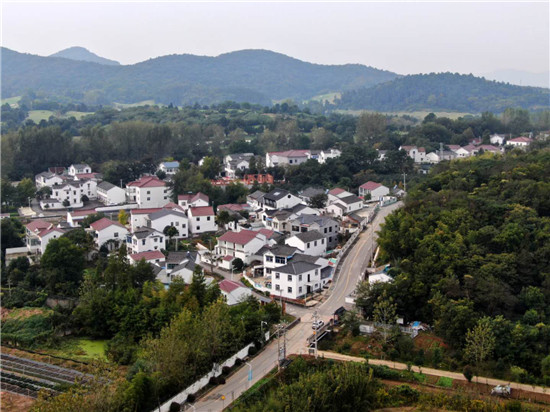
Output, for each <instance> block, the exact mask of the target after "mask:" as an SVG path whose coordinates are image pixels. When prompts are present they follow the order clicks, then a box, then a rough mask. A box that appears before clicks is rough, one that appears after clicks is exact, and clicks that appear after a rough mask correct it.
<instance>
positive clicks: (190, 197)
mask: <svg viewBox="0 0 550 412" xmlns="http://www.w3.org/2000/svg"><path fill="white" fill-rule="evenodd" d="M209 204H210V198H209V197H208V195H205V194H204V193H201V192H198V193H186V194H183V195H178V206H180V207H181V208H183V210H187V209H189V208H190V207H201V206H208V205H209Z"/></svg>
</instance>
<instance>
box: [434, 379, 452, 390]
mask: <svg viewBox="0 0 550 412" xmlns="http://www.w3.org/2000/svg"><path fill="white" fill-rule="evenodd" d="M436 385H437V386H441V387H442V388H452V387H453V380H452V379H451V378H447V377H446V376H441V377H440V378H439V379H438V380H437V383H436Z"/></svg>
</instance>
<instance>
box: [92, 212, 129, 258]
mask: <svg viewBox="0 0 550 412" xmlns="http://www.w3.org/2000/svg"><path fill="white" fill-rule="evenodd" d="M89 231H90V234H91V235H92V237H93V238H94V242H95V244H96V246H97V248H98V249H99V248H100V247H101V246H105V247H106V248H107V249H108V250H109V251H112V250H115V249H118V247H119V246H120V245H121V244H122V243H123V242H126V236H127V235H128V233H129V232H128V229H126V227H125V226H124V225H122V224H120V223H119V222H115V221H112V220H110V219H107V218H106V217H104V218H101V219H99V220H96V221H95V222H93V223H92V224H91V225H90V229H89Z"/></svg>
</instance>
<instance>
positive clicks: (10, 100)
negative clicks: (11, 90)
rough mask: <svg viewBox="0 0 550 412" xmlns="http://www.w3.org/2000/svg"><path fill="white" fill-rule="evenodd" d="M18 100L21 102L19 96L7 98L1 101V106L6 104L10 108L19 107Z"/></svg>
mask: <svg viewBox="0 0 550 412" xmlns="http://www.w3.org/2000/svg"><path fill="white" fill-rule="evenodd" d="M19 100H21V96H14V97H8V98H7V99H2V105H4V104H6V103H7V104H9V105H10V106H12V107H13V106H19V104H18V103H19Z"/></svg>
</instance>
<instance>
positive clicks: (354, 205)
mask: <svg viewBox="0 0 550 412" xmlns="http://www.w3.org/2000/svg"><path fill="white" fill-rule="evenodd" d="M362 208H363V199H361V198H359V197H357V196H355V195H351V196H346V197H343V198H340V199H338V200H336V201H335V202H333V203H332V204H330V205H329V206H327V212H329V213H332V214H334V215H336V216H340V217H342V216H344V215H345V214H348V213H353V212H355V211H357V210H361V209H362Z"/></svg>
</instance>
